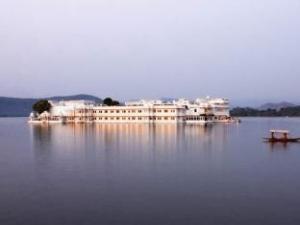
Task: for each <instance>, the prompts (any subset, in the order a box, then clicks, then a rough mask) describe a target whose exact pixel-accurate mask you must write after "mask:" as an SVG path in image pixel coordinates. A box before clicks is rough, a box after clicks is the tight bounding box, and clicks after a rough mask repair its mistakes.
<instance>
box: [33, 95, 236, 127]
mask: <svg viewBox="0 0 300 225" xmlns="http://www.w3.org/2000/svg"><path fill="white" fill-rule="evenodd" d="M49 102H50V104H51V106H52V107H51V110H50V111H49V112H47V111H45V112H43V113H41V114H37V113H34V112H32V113H31V114H30V117H29V122H30V123H186V124H208V123H214V122H231V121H233V119H232V118H231V117H230V114H229V100H228V99H224V98H210V97H206V98H197V99H196V100H194V101H190V100H187V99H178V100H173V101H162V100H139V101H131V102H125V103H124V104H122V105H118V106H107V105H103V104H95V102H93V101H86V100H74V101H58V102H55V101H49Z"/></svg>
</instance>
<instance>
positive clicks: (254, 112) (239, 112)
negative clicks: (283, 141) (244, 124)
mask: <svg viewBox="0 0 300 225" xmlns="http://www.w3.org/2000/svg"><path fill="white" fill-rule="evenodd" d="M230 115H231V116H236V117H247V116H251V117H280V116H284V117H300V106H292V107H286V108H280V109H279V110H277V109H266V110H260V109H254V108H249V107H246V108H241V107H236V108H233V109H232V110H231V111H230Z"/></svg>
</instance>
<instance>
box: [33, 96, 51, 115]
mask: <svg viewBox="0 0 300 225" xmlns="http://www.w3.org/2000/svg"><path fill="white" fill-rule="evenodd" d="M32 109H33V111H34V112H37V113H39V114H41V113H43V112H45V111H47V112H49V111H50V109H51V104H50V103H49V101H48V100H45V99H42V100H39V101H37V102H36V103H34V104H33V106H32Z"/></svg>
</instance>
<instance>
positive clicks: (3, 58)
mask: <svg viewBox="0 0 300 225" xmlns="http://www.w3.org/2000/svg"><path fill="white" fill-rule="evenodd" d="M299 42H300V1H299V0H194V1H193V0H178V1H174V0H107V1H103V0H42V1H41V0H26V1H24V0H3V1H1V2H0V77H1V83H0V96H1V95H2V96H19V97H33V96H34V97H37V96H38V97H40V96H50V95H65V94H75V93H88V94H94V95H97V96H100V97H102V96H112V97H115V98H118V99H122V100H124V99H132V98H140V97H143V98H157V97H164V96H168V97H180V96H185V97H189V98H193V97H196V96H205V95H211V96H225V97H228V98H230V99H232V100H233V101H235V102H245V101H248V102H251V101H252V102H255V101H257V102H262V101H265V100H275V101H277V100H290V101H298V102H300V91H299V84H300V57H299V55H300V43H299ZM298 99H299V100H298Z"/></svg>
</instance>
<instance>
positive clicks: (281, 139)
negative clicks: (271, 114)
mask: <svg viewBox="0 0 300 225" xmlns="http://www.w3.org/2000/svg"><path fill="white" fill-rule="evenodd" d="M289 133H290V131H288V130H270V134H271V137H268V138H264V140H265V141H267V142H271V143H274V142H282V143H287V142H300V138H290V137H288V135H289ZM278 134H280V135H281V137H276V135H278Z"/></svg>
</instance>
